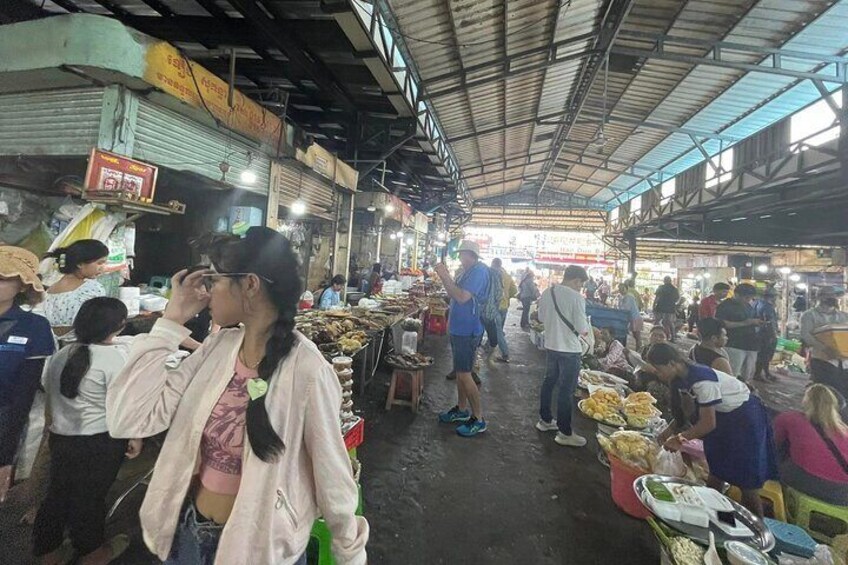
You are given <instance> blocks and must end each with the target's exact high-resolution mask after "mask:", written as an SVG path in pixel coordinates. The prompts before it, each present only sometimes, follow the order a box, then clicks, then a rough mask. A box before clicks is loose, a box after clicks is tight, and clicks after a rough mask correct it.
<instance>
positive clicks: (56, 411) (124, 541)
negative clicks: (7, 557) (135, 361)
mask: <svg viewBox="0 0 848 565" xmlns="http://www.w3.org/2000/svg"><path fill="white" fill-rule="evenodd" d="M126 321H127V307H126V306H125V305H124V303H123V302H121V301H120V300H117V299H115V298H106V297H98V298H92V299H90V300H88V301H87V302H84V303H83V304H82V306H81V307H80V309H79V313H78V314H77V316H76V318H75V319H74V325H73V328H74V332H75V334H76V337H77V342H76V343H74V344H72V345H68V346H66V347H64V348H62V349H61V350H60V351H59V352H58V353H56V355H54V356H53V357H52V358H51V359H50V360H49V361H48V363H47V366H46V367H45V370H44V375H43V377H42V385H43V386H44V389H45V390H46V392H47V400H48V404H49V407H50V411H51V413H52V415H53V418H52V422H51V424H50V437H49V445H50V453H51V459H50V480H49V486H48V490H47V496H46V498H45V499H44V502H43V503H42V504H41V507H40V508H39V510H38V514H37V516H36V518H35V524H34V528H33V546H34V553H35V555H36V556H39V557H41V562H42V563H50V564H52V563H62V562H64V561H65V559H64V557H66V556H63V555H62V554H63V553H65V552H67V551H70V549H71V548H70V547H68V546H63V543H62V542H63V540H64V537H65V530H66V529H68V530H69V531H70V541H71V543H72V545H73V549H74V550H76V553H77V555H78V556H79V563H81V564H83V565H90V564H100V563H109V562H110V561H112V560H114V559H115V558H117V557H118V556H119V555H120V554H122V553H123V552H124V550H126V548H127V546H128V545H129V539H128V538H127V536H125V535H119V536H115V537H114V538H112V539H111V540H109V541H108V542H106V541H105V539H104V524H105V521H106V506H105V505H106V500H105V499H106V494H107V492H108V491H109V488H110V487H111V486H112V483H114V482H115V478H116V477H117V476H118V470H119V469H120V468H121V463H122V462H123V460H124V456H125V455H126V457H128V458H130V459H132V458H135V457H137V456H138V454H139V453H140V452H141V440H138V439H133V440H130V441H129V442H127V440H120V439H113V438H112V437H111V436H110V435H109V432H108V430H107V426H106V391H107V389H108V388H109V386H110V385H111V383H112V381H113V379H114V378H115V376H116V375H117V374H118V373H119V372H120V371H121V369H122V368H123V366H124V365H125V364H126V361H127V357H128V355H129V343H128V342H117V341H115V338H116V336H117V335H118V333H120V332H121V330H122V329H123V328H124V325H125V324H126Z"/></svg>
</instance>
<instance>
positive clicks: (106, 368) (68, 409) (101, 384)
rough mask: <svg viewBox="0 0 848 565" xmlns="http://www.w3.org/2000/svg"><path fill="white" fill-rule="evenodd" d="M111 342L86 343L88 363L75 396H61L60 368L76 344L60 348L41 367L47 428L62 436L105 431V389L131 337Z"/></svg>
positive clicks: (124, 357) (117, 370)
mask: <svg viewBox="0 0 848 565" xmlns="http://www.w3.org/2000/svg"><path fill="white" fill-rule="evenodd" d="M118 339H120V341H117V342H116V343H113V344H112V345H89V346H88V350H89V352H90V355H91V365H90V367H89V369H88V372H87V373H86V374H85V376H83V378H82V381H80V386H79V394H77V396H76V398H67V397H66V396H63V395H62V392H61V390H60V382H61V378H62V369H64V368H65V363H66V362H67V361H68V357H69V356H70V355H71V353H73V351H74V350H75V349H76V347H77V345H69V346H67V347H63V348H62V349H61V350H60V351H59V352H58V353H56V354H55V355H54V356H53V357H51V358H50V359H49V360H48V362H47V364H46V365H45V366H44V372H43V373H42V377H41V384H42V386H44V390H45V391H47V401H48V403H49V405H50V410H51V412H52V414H53V423H52V424H51V425H50V431H51V432H53V433H56V434H59V435H63V436H91V435H95V434H102V433H104V432H107V431H108V428H107V426H106V390H107V389H108V388H109V386H110V385H111V384H112V380H113V379H114V378H115V377H116V376H117V375H118V374H119V373H120V372H121V370H122V369H123V368H124V365H126V363H127V359H129V352H130V345H131V343H132V340H131V339H121V338H118Z"/></svg>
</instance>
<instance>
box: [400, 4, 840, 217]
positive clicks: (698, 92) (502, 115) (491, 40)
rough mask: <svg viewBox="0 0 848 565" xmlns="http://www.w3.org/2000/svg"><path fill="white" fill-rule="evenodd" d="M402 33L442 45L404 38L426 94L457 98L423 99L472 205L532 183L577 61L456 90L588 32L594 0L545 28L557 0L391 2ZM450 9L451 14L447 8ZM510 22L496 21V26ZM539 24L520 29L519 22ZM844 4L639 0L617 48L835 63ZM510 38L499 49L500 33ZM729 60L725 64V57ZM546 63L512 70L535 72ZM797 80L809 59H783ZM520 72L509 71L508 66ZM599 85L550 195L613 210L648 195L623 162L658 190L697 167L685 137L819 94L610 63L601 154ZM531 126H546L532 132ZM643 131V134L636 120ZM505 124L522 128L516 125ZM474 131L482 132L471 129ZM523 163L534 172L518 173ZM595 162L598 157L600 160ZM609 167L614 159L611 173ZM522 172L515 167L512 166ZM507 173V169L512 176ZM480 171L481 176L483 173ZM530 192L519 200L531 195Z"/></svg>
mask: <svg viewBox="0 0 848 565" xmlns="http://www.w3.org/2000/svg"><path fill="white" fill-rule="evenodd" d="M389 3H390V5H391V8H392V9H393V11H394V14H395V15H396V17H397V19H398V22H399V25H400V27H401V31H402V32H403V33H404V34H407V35H411V36H415V37H419V38H421V37H426V38H431V39H433V40H434V41H438V42H443V41H447V42H449V43H446V44H444V45H432V44H427V43H423V42H416V41H410V40H409V39H407V44H408V46H409V49H410V51H411V55H412V58H413V59H414V61H415V63H416V65H417V67H418V69H419V71H420V74H421V78H422V80H423V81H424V83H425V84H427V82H428V80H433V79H434V78H436V77H440V76H441V77H444V76H445V75H446V74H449V73H453V75H450V78H442V80H440V81H439V82H438V83H437V84H430V85H428V86H427V92H428V93H429V92H431V91H439V90H444V89H446V88H448V89H449V88H454V89H456V90H455V91H454V92H452V93H450V94H445V95H443V96H438V97H437V98H436V99H434V100H433V101H432V106H433V109H434V111H435V113H436V115H437V116H438V118H439V120H440V121H441V123H442V125H443V128H444V130H445V134H446V136H447V137H448V139H449V140H450V139H455V138H459V139H455V140H454V141H452V142H451V145H452V147H453V148H454V152H455V154H456V156H457V160H458V163H459V166H460V168H461V169H462V170H463V172H471V173H476V174H472V175H471V177H470V178H469V180H468V187H469V189H470V190H471V194H472V196H473V197H474V198H475V199H480V198H486V197H489V196H498V195H501V194H504V193H508V192H510V191H514V190H519V189H521V188H522V187H526V183H522V179H527V178H529V177H533V176H534V175H537V176H538V175H540V174H541V172H542V170H543V168H542V165H543V162H544V159H546V158H550V152H551V150H552V146H551V144H552V139H553V137H554V133H555V131H556V130H557V125H556V121H557V120H558V119H561V116H562V112H563V110H564V106H565V103H566V101H568V100H569V99H570V98H571V96H572V95H573V93H574V89H575V88H576V84H577V79H578V77H579V76H580V73H581V70H582V68H583V65H584V61H585V58H579V57H577V58H574V59H571V60H568V61H565V62H561V63H559V64H556V65H552V66H549V67H548V68H546V69H540V70H535V71H530V72H525V73H523V74H520V75H517V76H510V77H508V78H500V79H498V80H489V81H488V82H487V83H486V84H482V85H478V86H471V87H466V88H462V84H463V82H462V77H461V74H462V72H461V71H462V69H463V68H466V67H470V66H472V65H481V64H488V66H487V67H485V68H478V69H476V70H472V71H469V72H468V73H467V76H466V77H465V80H466V81H469V82H470V81H472V80H480V79H485V78H491V77H492V76H494V75H497V74H498V73H500V72H502V70H501V69H500V68H498V67H497V66H496V63H497V62H498V61H502V59H503V57H505V56H507V55H514V54H516V53H518V52H521V51H523V50H527V49H533V48H538V47H540V46H544V45H546V44H548V43H549V42H550V41H551V40H553V41H563V40H566V39H569V38H575V37H580V36H581V34H584V33H587V32H593V31H594V32H597V22H598V21H599V20H600V18H601V14H600V11H601V8H602V5H603V4H604V3H603V2H602V1H601V0H573V1H572V2H567V1H566V2H564V3H563V4H562V7H561V9H560V12H566V10H567V13H565V14H560V17H559V18H558V19H557V21H556V24H555V27H554V22H553V13H554V12H555V11H556V9H557V4H556V2H552V1H550V0H548V1H547V2H533V1H528V0H504V1H500V2H498V1H494V2H486V3H481V2H479V1H475V0H438V1H431V0H389ZM446 7H447V8H448V9H446ZM504 14H506V24H504ZM540 17H542V21H541V22H540V23H539V25H538V26H535V27H534V28H528V29H523V30H522V31H521V32H520V33H512V34H511V32H514V30H516V29H522V28H523V27H525V26H527V24H528V22H534V21H539V20H538V18H540ZM845 29H848V0H838V1H835V0H689V1H687V2H681V1H679V0H636V1H635V3H634V5H633V7H632V9H631V11H630V14H629V16H628V18H627V20H626V21H625V23H624V25H623V26H622V34H621V36H620V37H619V38H618V39H617V40H616V43H615V45H616V46H618V45H622V46H636V47H639V48H642V49H644V48H645V46H646V41H647V40H645V39H644V38H640V37H638V36H637V34H664V35H668V36H670V37H681V38H687V39H690V40H700V41H709V42H714V41H725V42H734V43H740V44H744V45H748V46H754V47H763V48H776V47H780V48H784V49H794V50H799V51H805V52H808V53H814V54H818V55H821V56H833V55H839V54H841V53H843V52H844V50H845V49H846V48H848V39H846V34H845ZM505 32H506V33H507V34H509V35H507V37H506V39H504V33H505ZM592 43H593V39H592V38H591V37H589V38H586V39H585V41H577V42H572V43H570V44H569V45H567V46H566V47H564V48H562V49H560V50H559V52H558V55H559V54H566V53H570V54H575V53H581V52H583V51H585V50H586V49H589V48H591V45H592ZM675 49H676V52H680V53H681V54H686V55H689V56H697V57H702V56H705V55H707V53H708V51H709V48H708V47H706V46H704V45H691V46H689V47H681V46H675ZM726 56H727V55H726ZM544 57H545V55H544V54H543V53H534V54H533V55H530V56H528V57H527V58H526V61H523V62H522V63H523V64H525V65H533V64H538V62H539V61H542V60H544ZM728 57H732V60H733V61H735V62H744V63H748V64H757V63H758V62H759V61H761V60H762V59H763V58H764V55H758V54H752V53H748V54H741V53H734V54H733V55H732V56H728ZM785 65H786V66H787V67H789V68H793V69H796V70H802V71H808V70H812V65H813V63H811V62H810V61H786V62H785ZM514 68H517V67H516V66H515V61H513V63H512V67H510V69H514ZM602 97H603V81H602V80H601V79H600V78H599V79H596V81H595V84H594V85H593V87H592V89H591V90H590V93H589V96H588V99H587V102H586V104H585V106H584V108H583V110H582V114H581V119H580V120H579V122H578V123H577V124H576V125H575V126H574V127H573V128H572V129H571V134H570V138H569V139H568V140H566V145H565V149H564V150H563V151H562V153H561V155H560V161H559V162H558V163H557V164H556V165H555V167H554V168H553V169H552V172H551V174H550V176H549V177H548V178H549V180H548V183H547V186H548V187H549V188H552V189H554V190H557V191H564V192H572V193H576V194H579V195H582V196H587V197H592V198H594V199H597V200H602V201H611V202H612V203H615V201H614V200H612V199H614V198H615V197H616V194H618V193H623V194H624V196H622V198H623V197H630V196H631V195H633V194H637V193H639V192H641V191H643V190H646V189H647V188H649V185H648V183H647V182H645V181H644V180H642V181H640V178H639V177H640V175H639V174H634V173H635V171H629V172H628V174H617V173H616V171H623V170H624V169H626V166H625V165H622V164H634V165H636V166H638V167H639V168H640V169H641V170H640V171H639V172H640V173H641V175H648V174H651V170H661V171H662V177H660V176H659V175H658V174H654V176H653V177H652V178H654V179H658V178H662V179H663V180H665V179H666V178H669V177H670V176H672V175H674V174H676V173H679V172H680V171H682V170H685V169H686V168H688V167H691V166H692V165H694V164H696V163H698V162H700V161H703V155H702V154H701V153H700V152H699V151H697V150H695V149H694V145H693V142H692V140H691V139H690V138H689V136H688V135H686V134H684V133H674V132H673V131H672V130H669V129H666V130H663V129H662V127H663V126H664V127H665V128H672V129H673V128H685V129H686V130H688V131H697V132H707V133H709V132H716V133H717V132H721V133H723V134H725V135H726V136H729V137H733V138H736V139H742V138H745V137H747V136H749V135H751V134H752V133H755V132H756V131H758V130H760V129H762V128H763V127H766V126H768V125H770V124H772V123H774V122H775V121H777V120H779V119H781V118H783V117H785V116H787V115H788V114H790V113H792V112H794V111H796V110H798V109H799V108H801V107H803V106H805V105H807V104H809V103H810V102H812V101H814V100H815V99H817V98H818V97H819V93H818V91H817V90H816V88H815V87H814V86H813V85H811V84H810V83H809V82H808V81H800V82H799V81H798V80H797V79H795V78H792V77H786V76H778V75H774V74H763V73H752V72H746V71H744V70H739V69H730V68H721V67H716V66H708V65H693V64H690V63H687V62H679V61H671V60H663V59H658V58H648V59H636V58H633V57H630V58H628V57H625V56H615V55H614V56H612V58H611V60H610V69H609V79H608V85H607V108H606V110H607V115H608V120H607V121H606V123H605V124H604V128H603V129H604V134H605V137H606V138H607V142H606V144H605V145H604V146H603V147H602V148H599V147H598V146H596V145H594V144H593V143H592V141H593V140H594V139H595V137H596V136H597V135H598V131H599V127H600V123H601V114H602V113H603V103H602ZM539 118H544V121H543V122H542V123H539ZM642 121H646V122H650V123H651V124H650V126H651V127H647V126H640V125H639V122H642ZM510 124H520V125H512V126H510ZM481 132H482V133H481ZM729 143H730V142H729V141H726V140H725V141H721V142H720V141H717V140H708V141H707V142H706V143H704V147H705V148H706V149H707V151H708V152H710V153H715V152H718V151H719V150H720V149H723V148H725V147H727V146H728V145H729ZM591 157H596V158H598V159H604V158H610V160H611V161H610V162H608V163H605V167H603V168H597V167H593V166H592V165H591V164H574V163H575V162H577V161H580V160H581V159H586V161H589V158H591ZM528 162H532V163H533V164H531V165H526V163H528ZM598 162H599V161H598ZM613 162H614V163H613ZM519 165H520V166H519ZM509 167H512V168H509ZM481 173H486V174H481ZM535 192H536V191H535V190H533V191H532V193H530V192H528V195H529V196H528V199H532V197H534V196H535Z"/></svg>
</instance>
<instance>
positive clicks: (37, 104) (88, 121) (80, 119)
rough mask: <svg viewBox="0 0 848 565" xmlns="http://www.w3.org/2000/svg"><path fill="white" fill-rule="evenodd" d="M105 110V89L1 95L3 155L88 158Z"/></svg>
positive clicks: (75, 89) (0, 130) (0, 114)
mask: <svg viewBox="0 0 848 565" xmlns="http://www.w3.org/2000/svg"><path fill="white" fill-rule="evenodd" d="M102 106H103V89H102V88H71V89H64V90H48V91H39V92H24V93H15V94H3V95H0V155H21V154H23V155H68V156H72V155H88V154H89V153H90V152H91V148H92V147H94V146H95V145H97V138H98V135H99V132H100V115H101V111H102Z"/></svg>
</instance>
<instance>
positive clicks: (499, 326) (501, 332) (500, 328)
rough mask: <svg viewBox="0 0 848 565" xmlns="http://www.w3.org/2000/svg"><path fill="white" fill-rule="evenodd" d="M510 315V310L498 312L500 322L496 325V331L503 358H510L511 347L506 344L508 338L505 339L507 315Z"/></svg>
mask: <svg viewBox="0 0 848 565" xmlns="http://www.w3.org/2000/svg"><path fill="white" fill-rule="evenodd" d="M508 313H509V310H501V311H499V312H498V320H497V322H496V323H495V331H496V332H497V336H498V349H500V350H501V355H502V356H503V357H509V345H508V344H507V343H506V337H504V325H505V324H506V315H507V314H508Z"/></svg>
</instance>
